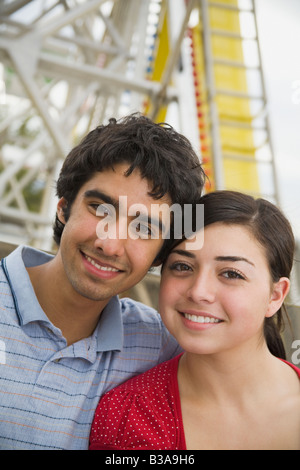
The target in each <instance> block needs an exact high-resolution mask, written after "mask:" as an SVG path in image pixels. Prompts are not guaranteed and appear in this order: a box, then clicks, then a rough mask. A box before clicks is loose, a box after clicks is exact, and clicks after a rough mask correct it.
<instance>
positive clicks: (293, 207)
mask: <svg viewBox="0 0 300 470" xmlns="http://www.w3.org/2000/svg"><path fill="white" fill-rule="evenodd" d="M256 10H257V22H258V30H259V39H260V47H261V53H262V61H263V69H264V76H265V83H266V92H267V97H268V103H269V118H270V126H271V136H272V142H273V146H274V156H275V162H276V168H277V175H278V182H279V200H280V205H281V208H282V210H283V211H284V212H285V214H286V215H287V217H288V218H289V220H290V221H291V223H292V226H293V229H294V232H295V234H296V237H297V239H298V240H299V243H300V1H299V0H256Z"/></svg>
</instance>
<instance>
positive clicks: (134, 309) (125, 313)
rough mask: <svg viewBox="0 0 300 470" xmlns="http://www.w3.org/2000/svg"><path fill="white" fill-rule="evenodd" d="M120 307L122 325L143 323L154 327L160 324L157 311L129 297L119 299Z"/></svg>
mask: <svg viewBox="0 0 300 470" xmlns="http://www.w3.org/2000/svg"><path fill="white" fill-rule="evenodd" d="M120 305H121V312H122V319H123V323H128V324H129V323H136V322H143V323H146V324H147V323H148V324H154V325H161V324H162V320H161V317H160V315H159V313H158V312H157V310H155V309H154V308H152V307H149V306H148V305H146V304H143V303H142V302H138V301H136V300H133V299H130V298H129V297H123V298H121V299H120Z"/></svg>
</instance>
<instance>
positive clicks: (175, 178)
mask: <svg viewBox="0 0 300 470" xmlns="http://www.w3.org/2000/svg"><path fill="white" fill-rule="evenodd" d="M119 163H128V165H129V167H128V171H127V173H126V176H129V175H130V174H131V173H132V172H133V171H134V170H135V169H138V170H139V171H140V173H141V176H142V178H146V179H147V180H148V181H149V183H150V184H151V185H152V189H151V191H150V193H149V194H150V196H152V197H153V198H155V199H160V198H161V197H163V196H164V195H165V194H168V195H169V196H170V198H171V201H172V204H174V203H177V204H180V205H181V206H183V205H184V204H192V203H194V202H196V201H197V200H198V199H199V196H200V195H201V192H202V189H203V186H204V182H205V173H204V171H203V169H202V167H201V165H200V161H199V158H198V156H197V154H196V153H195V151H194V150H193V148H192V145H191V143H190V142H189V140H188V139H187V138H186V137H185V136H183V135H182V134H179V133H178V132H177V131H175V129H174V128H173V127H172V126H170V125H168V124H166V123H159V124H157V123H154V122H152V121H151V120H150V119H149V118H147V117H145V116H143V115H141V114H139V113H135V114H131V115H130V116H127V117H125V118H123V119H120V120H119V121H117V120H116V119H114V118H112V119H110V120H109V123H108V124H107V125H102V126H99V127H97V128H96V129H94V130H92V131H91V132H90V133H89V134H88V135H87V136H86V137H84V139H83V140H82V141H81V143H80V144H79V145H77V146H76V147H75V148H73V149H72V150H71V152H70V153H69V154H68V156H67V157H66V159H65V161H64V163H63V166H62V169H61V172H60V175H59V178H58V181H57V195H58V197H59V198H61V197H64V198H65V200H66V201H67V204H66V208H65V211H64V217H65V220H66V221H67V220H68V218H69V216H70V211H71V207H72V204H73V202H74V200H75V199H76V196H77V194H78V191H79V190H80V188H81V187H82V186H83V184H85V183H86V182H87V181H88V180H89V179H90V178H92V176H93V175H94V174H95V173H96V172H101V171H103V170H105V169H108V168H113V167H114V166H115V165H117V164H119ZM53 229H54V241H55V242H56V243H57V245H59V244H60V238H61V235H62V232H63V229H64V224H63V223H62V222H60V220H59V219H58V217H57V216H56V219H55V222H54V227H53ZM168 243H170V241H168V240H165V243H164V246H163V250H164V251H165V249H166V248H167V245H168Z"/></svg>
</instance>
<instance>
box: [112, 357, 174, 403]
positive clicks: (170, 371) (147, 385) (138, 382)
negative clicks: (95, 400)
mask: <svg viewBox="0 0 300 470" xmlns="http://www.w3.org/2000/svg"><path fill="white" fill-rule="evenodd" d="M180 357H181V354H180V355H178V356H176V357H174V358H172V359H170V360H168V361H165V362H162V363H161V364H158V365H157V366H155V367H152V368H151V369H149V370H147V371H146V372H143V373H141V374H139V375H136V376H134V377H132V378H131V379H129V380H127V381H126V382H124V383H122V384H121V385H118V386H117V387H116V388H114V389H112V390H110V391H109V392H107V393H106V394H105V395H104V396H113V395H116V394H118V395H120V394H124V393H126V394H128V393H131V392H132V393H134V394H135V395H137V394H141V393H144V392H147V393H148V392H149V391H150V390H151V389H153V388H155V390H156V391H157V390H160V391H164V390H165V389H166V387H168V386H169V385H170V384H171V383H172V382H173V379H174V378H176V379H177V370H178V362H179V359H180Z"/></svg>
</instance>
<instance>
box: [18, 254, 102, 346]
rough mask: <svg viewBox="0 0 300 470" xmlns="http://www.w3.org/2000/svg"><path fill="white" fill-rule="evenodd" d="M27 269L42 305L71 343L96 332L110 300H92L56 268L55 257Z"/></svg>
mask: <svg viewBox="0 0 300 470" xmlns="http://www.w3.org/2000/svg"><path fill="white" fill-rule="evenodd" d="M27 272H28V274H29V277H30V280H31V283H32V286H33V288H34V291H35V294H36V297H37V299H38V301H39V304H40V306H41V307H42V309H43V311H44V312H45V314H46V315H47V317H48V319H49V320H50V321H51V323H52V324H53V325H54V326H56V327H57V328H59V329H60V330H61V332H62V335H63V336H64V338H65V339H66V341H67V344H68V345H70V344H73V343H75V342H76V341H79V340H80V339H83V338H87V337H89V336H90V335H91V334H92V333H93V331H94V329H95V328H96V326H97V323H98V321H99V318H100V315H101V312H102V310H103V309H104V307H105V306H106V305H107V303H108V301H99V302H97V301H92V300H90V299H87V298H84V297H83V296H81V295H80V294H78V293H77V292H76V291H75V290H74V289H73V288H72V286H71V285H70V284H69V283H68V282H66V280H65V277H64V276H63V275H62V274H61V273H60V272H59V270H57V268H56V266H55V258H54V259H53V260H51V261H49V262H48V263H45V264H43V265H40V266H35V267H31V268H27Z"/></svg>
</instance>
